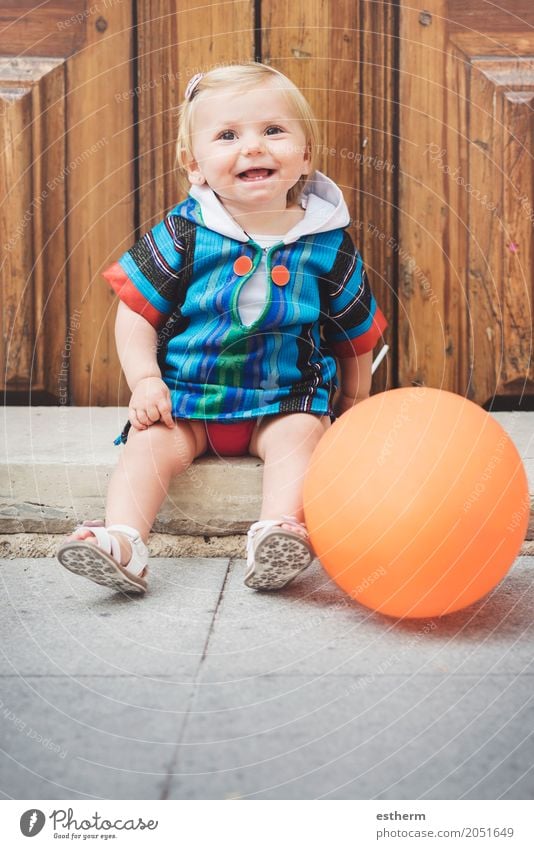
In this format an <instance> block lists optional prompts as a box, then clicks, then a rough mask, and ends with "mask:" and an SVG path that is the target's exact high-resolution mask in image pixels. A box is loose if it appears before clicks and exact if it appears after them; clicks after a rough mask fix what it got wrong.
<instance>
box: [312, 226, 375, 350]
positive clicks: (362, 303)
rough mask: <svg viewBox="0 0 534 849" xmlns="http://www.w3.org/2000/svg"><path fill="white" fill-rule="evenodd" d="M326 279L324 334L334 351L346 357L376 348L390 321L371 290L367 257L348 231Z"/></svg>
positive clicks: (324, 281)
mask: <svg viewBox="0 0 534 849" xmlns="http://www.w3.org/2000/svg"><path fill="white" fill-rule="evenodd" d="M323 283H324V284H326V287H327V297H326V313H327V315H326V318H325V322H324V325H323V335H324V340H325V342H326V344H327V345H328V346H329V348H330V349H331V350H332V352H333V354H334V355H335V356H336V357H339V358H341V359H343V358H347V357H358V356H360V355H361V354H366V353H367V352H368V351H372V349H373V348H374V347H375V345H376V343H377V342H378V340H379V339H380V337H381V336H382V334H383V332H384V330H385V329H386V327H387V321H386V319H385V317H384V315H383V314H382V311H381V310H380V308H379V307H378V305H377V303H376V301H375V298H374V296H373V293H372V292H371V287H370V285H369V279H368V277H367V272H366V271H365V268H364V265H363V260H362V258H361V256H360V254H359V252H358V251H357V250H356V248H355V247H354V244H353V241H352V239H351V237H350V236H349V234H348V233H347V232H345V233H344V236H343V240H342V242H341V245H340V247H339V249H338V252H337V255H336V259H335V262H334V265H333V267H332V269H331V271H330V273H329V274H328V275H327V276H326V278H325V280H323Z"/></svg>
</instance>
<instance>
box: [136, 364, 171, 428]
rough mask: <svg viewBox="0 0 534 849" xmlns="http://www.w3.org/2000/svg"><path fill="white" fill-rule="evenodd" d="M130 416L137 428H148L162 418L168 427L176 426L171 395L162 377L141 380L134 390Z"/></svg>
mask: <svg viewBox="0 0 534 849" xmlns="http://www.w3.org/2000/svg"><path fill="white" fill-rule="evenodd" d="M128 416H129V418H130V422H131V424H132V427H135V428H136V429H137V430H146V429H147V427H150V425H153V424H154V423H155V422H159V421H160V419H161V421H162V422H164V424H166V425H167V427H171V428H172V427H174V421H173V418H172V416H171V395H170V392H169V388H168V386H167V385H166V383H164V382H163V380H162V379H161V378H160V377H144V378H142V380H140V381H139V383H138V384H137V385H136V387H135V389H134V391H133V392H132V397H131V399H130V406H129V408H128Z"/></svg>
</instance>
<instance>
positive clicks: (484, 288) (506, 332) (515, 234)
mask: <svg viewBox="0 0 534 849" xmlns="http://www.w3.org/2000/svg"><path fill="white" fill-rule="evenodd" d="M520 7H521V3H520V2H517V3H515V2H514V3H513V4H509V8H508V10H507V11H506V14H505V13H504V12H502V14H501V13H500V12H499V13H498V14H497V11H495V13H493V12H491V13H490V14H484V9H485V8H486V4H481V3H479V2H476V3H474V4H472V5H470V9H469V15H465V14H463V12H462V10H461V9H460V7H459V4H458V3H452V2H451V0H432V2H429V3H428V4H426V7H425V12H424V13H421V11H420V10H413V9H411V8H409V7H408V5H407V4H404V3H402V4H401V38H402V42H401V61H400V66H401V67H400V90H401V107H400V108H401V122H400V136H401V144H400V166H401V171H400V218H399V223H400V227H399V230H400V241H401V244H402V248H403V252H404V253H405V254H406V255H407V256H408V261H407V262H404V261H403V262H401V273H400V290H399V299H400V315H399V343H400V344H399V383H400V384H401V385H406V384H410V383H425V384H428V385H431V386H441V387H443V388H445V389H449V390H452V391H455V392H459V393H461V394H465V395H466V396H467V397H469V398H472V399H473V400H475V401H477V402H478V403H485V402H487V401H490V400H491V399H492V398H493V397H494V396H495V395H505V394H518V395H519V394H521V393H522V392H524V391H527V392H531V391H532V386H533V384H532V368H531V365H530V357H531V354H530V350H531V338H532V306H531V304H532V296H533V293H534V288H533V280H532V275H533V272H532V258H533V257H532V250H533V248H532V238H533V232H532V216H530V217H529V215H528V214H526V213H527V211H528V209H529V205H530V204H531V202H530V200H528V198H529V197H530V196H531V192H532V185H533V180H532V178H533V175H532V153H533V151H532V144H533V141H532V133H533V126H532V116H533V110H532V105H533V100H534V77H533V69H532V59H531V58H530V57H531V56H532V55H533V54H534V37H533V35H532V33H531V32H530V31H529V24H528V21H523V23H522V24H521V26H518V21H519V18H518V17H517V14H519V12H518V10H519V11H520ZM512 13H513V14H512ZM514 15H516V18H515V19H514V20H515V25H514V27H515V28H514V27H512V26H511V25H510V20H511V18H512V17H513V16H514ZM530 17H531V18H532V11H531V12H530ZM499 26H502V27H505V26H506V27H508V30H507V34H506V42H507V43H508V44H512V45H513V47H514V49H517V50H519V51H523V52H525V53H526V54H527V55H525V56H521V55H519V56H517V55H516V54H515V53H512V52H511V49H510V48H509V47H507V46H506V44H505V43H504V42H503V41H502V39H500V37H497V36H498V35H499V36H500V34H499V33H497V30H498V27H499ZM492 51H493V53H492ZM529 187H530V188H529ZM521 199H523V203H522V204H521ZM530 210H532V207H531V205H530ZM517 245H519V247H517ZM414 269H419V270H420V272H421V275H424V277H425V278H426V282H425V283H424V284H423V286H421V281H422V280H423V277H422V276H420V280H419V284H420V285H419V286H418V285H417V282H416V280H415V279H414V273H413V270H414Z"/></svg>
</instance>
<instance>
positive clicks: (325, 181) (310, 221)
mask: <svg viewBox="0 0 534 849" xmlns="http://www.w3.org/2000/svg"><path fill="white" fill-rule="evenodd" d="M189 194H190V195H191V197H192V198H194V199H195V200H196V201H198V203H199V204H200V208H201V211H202V219H203V221H204V226H205V227H207V228H208V229H209V230H215V232H216V233H220V234H221V235H222V236H229V237H230V238H231V239H236V240H237V241H238V242H248V241H249V237H248V236H247V234H246V233H245V231H244V230H243V229H242V228H241V227H240V226H239V224H238V223H237V221H235V220H234V219H233V218H232V216H231V215H230V213H229V212H227V210H226V209H225V208H224V206H223V205H222V203H221V202H220V200H219V198H218V197H217V195H216V194H215V192H214V191H213V189H210V188H209V186H207V185H203V186H192V187H191V189H190V190H189ZM300 205H301V206H302V207H303V209H304V210H305V214H304V218H303V219H302V221H299V223H298V224H296V225H295V227H293V229H292V230H290V231H289V232H288V233H286V234H285V236H283V237H282V241H283V242H284V244H286V245H288V244H290V242H295V241H296V240H297V239H298V238H300V236H311V235H312V233H325V232H327V231H328V230H337V228H338V227H346V226H347V225H348V224H349V222H350V215H349V211H348V209H347V204H346V203H345V200H344V198H343V195H342V193H341V191H340V189H339V188H338V186H337V185H336V184H335V183H334V181H333V180H330V178H329V177H327V176H326V175H325V174H322V173H321V172H320V171H316V172H315V173H314V175H313V177H312V178H311V179H310V180H308V182H307V183H306V186H305V188H304V190H303V192H302V194H301V196H300Z"/></svg>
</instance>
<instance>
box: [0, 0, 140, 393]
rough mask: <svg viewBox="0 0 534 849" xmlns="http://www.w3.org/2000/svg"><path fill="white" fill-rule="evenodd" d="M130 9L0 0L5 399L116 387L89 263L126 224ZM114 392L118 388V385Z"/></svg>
mask: <svg viewBox="0 0 534 849" xmlns="http://www.w3.org/2000/svg"><path fill="white" fill-rule="evenodd" d="M132 32H133V29H132V8H131V4H129V3H126V2H112V0H104V2H100V3H91V5H90V6H88V4H87V3H86V2H82V0H53V2H44V3H43V2H40V3H37V2H35V0H0V138H1V147H0V251H1V255H0V275H1V289H0V291H1V293H2V294H1V316H2V339H3V344H2V345H0V365H1V368H2V375H3V381H2V382H3V384H4V390H5V393H6V397H7V400H8V401H13V402H15V403H19V404H28V403H56V404H58V403H59V404H69V403H71V402H73V403H75V404H97V405H98V404H109V403H116V402H117V398H118V396H119V380H120V367H119V363H118V360H117V357H116V353H115V345H114V338H113V322H112V318H111V313H112V312H114V310H115V304H114V298H113V297H112V295H111V294H110V292H108V291H107V289H106V287H105V286H103V285H102V280H101V277H100V271H101V269H102V268H103V267H105V265H106V264H107V263H109V262H110V261H111V260H112V259H113V258H114V257H115V255H116V252H117V250H118V249H120V248H121V247H124V248H126V247H127V245H128V244H129V243H130V241H131V237H132V233H133V232H134V229H135V228H134V223H135V222H134V192H133V189H134V176H135V171H134V161H135V157H134V138H135V134H134V124H135V119H134V107H133V98H132V97H129V98H128V97H126V96H124V97H122V98H120V97H117V96H116V94H117V93H122V92H125V93H127V92H131V90H132V86H133V76H134V75H133V63H132ZM123 399H124V396H123Z"/></svg>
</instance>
